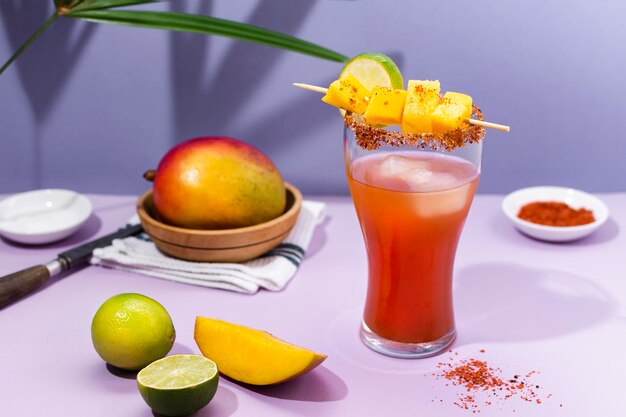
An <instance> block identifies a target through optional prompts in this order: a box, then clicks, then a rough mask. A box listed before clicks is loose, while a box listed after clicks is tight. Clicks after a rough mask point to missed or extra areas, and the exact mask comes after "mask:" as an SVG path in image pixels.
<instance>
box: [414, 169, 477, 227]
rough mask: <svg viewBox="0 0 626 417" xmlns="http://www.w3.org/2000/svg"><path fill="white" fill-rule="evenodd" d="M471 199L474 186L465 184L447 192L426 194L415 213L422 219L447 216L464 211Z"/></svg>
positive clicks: (417, 205)
mask: <svg viewBox="0 0 626 417" xmlns="http://www.w3.org/2000/svg"><path fill="white" fill-rule="evenodd" d="M438 175H439V174H438ZM455 180H456V179H455ZM471 198H472V184H465V185H464V186H462V187H456V188H452V189H449V190H446V191H440V192H436V193H432V194H424V195H423V198H421V199H420V200H419V203H418V204H416V206H415V211H416V213H417V214H418V215H419V216H420V217H438V216H446V215H449V214H452V213H455V212H457V211H460V210H463V209H464V208H465V206H466V205H467V204H468V203H469V201H470V200H471Z"/></svg>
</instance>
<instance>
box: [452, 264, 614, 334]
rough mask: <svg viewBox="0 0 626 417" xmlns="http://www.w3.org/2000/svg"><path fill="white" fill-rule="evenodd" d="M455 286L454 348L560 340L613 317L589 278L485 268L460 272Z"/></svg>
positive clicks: (604, 295)
mask: <svg viewBox="0 0 626 417" xmlns="http://www.w3.org/2000/svg"><path fill="white" fill-rule="evenodd" d="M456 284H457V285H456V287H455V291H454V297H455V310H456V317H457V329H458V331H459V339H458V341H457V344H465V343H485V342H524V341H533V340H541V339H547V338H552V337H558V336H561V335H564V334H568V333H573V332H576V331H580V330H583V329H585V328H588V327H592V326H595V325H598V324H599V323H601V322H603V321H605V320H607V319H608V318H610V317H611V316H614V315H615V313H616V306H617V304H616V302H615V300H614V299H613V298H612V297H611V296H610V295H609V294H608V293H606V292H605V291H604V290H602V289H601V288H600V287H598V286H597V285H595V284H594V283H593V282H592V279H591V278H588V277H583V276H579V275H575V274H572V273H569V272H564V271H557V270H542V269H535V268H530V267H527V266H522V265H518V264H509V263H487V264H479V265H475V266H472V267H468V268H465V269H462V270H460V271H459V273H458V274H457V276H456Z"/></svg>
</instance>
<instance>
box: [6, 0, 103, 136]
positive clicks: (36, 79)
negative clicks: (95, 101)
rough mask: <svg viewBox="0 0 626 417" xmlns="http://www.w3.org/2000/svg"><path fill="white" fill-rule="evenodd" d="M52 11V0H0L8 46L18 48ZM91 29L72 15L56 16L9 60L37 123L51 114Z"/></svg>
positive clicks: (91, 26)
mask: <svg viewBox="0 0 626 417" xmlns="http://www.w3.org/2000/svg"><path fill="white" fill-rule="evenodd" d="M53 11H54V8H53V7H52V5H51V2H43V1H29V2H24V1H18V0H9V1H2V2H0V18H2V21H3V26H4V27H5V28H6V29H5V30H6V32H7V33H6V35H7V39H8V41H9V45H10V47H11V50H13V51H15V50H16V49H17V48H19V47H20V45H21V44H22V43H23V42H24V41H25V40H26V39H27V38H28V37H29V36H30V35H31V34H32V33H33V32H34V31H35V30H36V29H37V26H38V25H40V24H42V23H43V22H44V21H45V20H46V19H47V18H48V17H50V15H52V13H53ZM94 29H95V25H91V24H85V23H82V22H78V21H77V20H74V19H58V20H57V21H56V22H54V24H53V25H52V26H50V28H49V29H48V30H47V31H46V32H45V33H44V34H43V35H42V36H41V37H40V38H39V39H37V41H36V42H35V43H33V44H32V45H31V46H30V47H29V48H28V50H27V51H26V52H25V53H24V54H23V55H21V56H20V57H19V59H18V60H17V61H15V62H14V63H13V64H12V66H13V68H14V69H16V70H17V73H18V75H19V79H20V83H21V84H22V87H23V88H24V91H25V93H26V96H27V97H28V102H29V105H30V107H31V110H32V112H33V115H34V117H35V119H36V122H37V123H38V124H41V123H43V122H44V121H45V120H46V118H47V117H48V115H49V114H50V111H51V109H52V108H53V107H54V104H55V102H56V101H57V100H58V98H59V95H60V93H61V92H62V91H63V89H64V87H65V85H66V84H67V82H68V81H69V79H70V76H71V74H72V69H73V68H74V66H75V64H76V62H77V61H78V60H79V59H80V56H81V55H82V53H83V51H84V49H85V47H86V46H87V43H88V42H89V39H90V38H91V36H92V35H93V33H94Z"/></svg>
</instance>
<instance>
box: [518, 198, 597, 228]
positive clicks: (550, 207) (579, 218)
mask: <svg viewBox="0 0 626 417" xmlns="http://www.w3.org/2000/svg"><path fill="white" fill-rule="evenodd" d="M517 217H519V218H520V219H522V220H526V221H529V222H532V223H536V224H542V225H546V226H580V225H583V224H588V223H593V222H594V221H595V220H596V219H595V217H594V216H593V212H592V211H591V210H587V209H586V208H579V209H578V210H576V209H574V208H572V207H570V206H568V205H567V204H565V203H561V202H558V201H535V202H532V203H528V204H526V205H524V206H522V208H521V209H520V211H519V213H518V214H517Z"/></svg>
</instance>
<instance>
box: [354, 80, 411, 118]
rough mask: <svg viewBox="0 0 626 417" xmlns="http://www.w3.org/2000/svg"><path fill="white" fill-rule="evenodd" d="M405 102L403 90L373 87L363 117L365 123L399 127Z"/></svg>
mask: <svg viewBox="0 0 626 417" xmlns="http://www.w3.org/2000/svg"><path fill="white" fill-rule="evenodd" d="M405 101H406V91H404V90H400V89H391V88H386V87H375V88H374V89H373V90H372V96H371V97H370V100H369V104H368V106H367V110H365V114H364V115H363V116H364V117H365V121H366V122H367V123H369V124H372V125H400V124H402V112H403V110H404V103H405Z"/></svg>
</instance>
